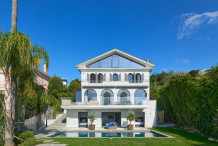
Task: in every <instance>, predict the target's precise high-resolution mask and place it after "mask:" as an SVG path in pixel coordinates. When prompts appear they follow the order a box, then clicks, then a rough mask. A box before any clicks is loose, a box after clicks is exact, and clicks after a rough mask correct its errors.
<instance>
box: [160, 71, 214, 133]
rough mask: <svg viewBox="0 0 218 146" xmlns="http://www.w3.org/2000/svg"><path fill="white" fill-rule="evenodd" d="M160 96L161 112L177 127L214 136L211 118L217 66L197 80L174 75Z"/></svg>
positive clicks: (189, 76) (212, 118)
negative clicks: (163, 111) (193, 129)
mask: <svg viewBox="0 0 218 146" xmlns="http://www.w3.org/2000/svg"><path fill="white" fill-rule="evenodd" d="M160 96H161V102H162V104H163V107H164V110H165V113H166V114H168V115H167V116H168V117H169V118H170V119H171V120H172V121H174V122H175V123H176V124H177V125H178V126H181V127H190V128H195V129H197V130H199V131H200V132H201V133H202V134H204V135H207V136H213V137H217V132H216V131H217V130H215V121H214V118H215V115H216V112H217V111H216V110H217V109H218V67H212V69H210V70H209V72H208V73H207V74H206V75H204V76H201V77H192V76H191V75H186V76H179V75H177V76H174V77H173V78H172V79H171V81H170V82H169V84H167V85H166V86H164V87H163V88H162V89H161V91H160Z"/></svg>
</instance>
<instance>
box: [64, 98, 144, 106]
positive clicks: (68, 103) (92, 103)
mask: <svg viewBox="0 0 218 146" xmlns="http://www.w3.org/2000/svg"><path fill="white" fill-rule="evenodd" d="M146 103H147V100H143V101H138V102H136V103H132V102H131V101H129V100H126V101H119V102H101V103H99V102H98V101H93V100H91V101H89V102H72V100H71V99H62V105H75V106H79V105H87V106H88V105H90V106H92V105H95V106H97V105H103V106H110V105H116V106H122V105H146Z"/></svg>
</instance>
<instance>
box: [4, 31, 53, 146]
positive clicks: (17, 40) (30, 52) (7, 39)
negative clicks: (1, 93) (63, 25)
mask: <svg viewBox="0 0 218 146" xmlns="http://www.w3.org/2000/svg"><path fill="white" fill-rule="evenodd" d="M43 62H46V64H47V66H48V64H49V57H48V54H47V52H46V51H45V49H44V48H42V47H40V46H38V45H34V46H32V45H31V40H30V38H29V37H28V36H26V35H25V34H23V33H21V32H6V33H1V35H0V66H1V67H2V70H3V73H4V75H5V97H4V102H5V108H6V109H5V123H6V131H5V145H11V144H12V143H13V119H12V106H13V105H12V103H13V100H14V98H13V96H12V94H13V93H15V92H17V91H16V89H14V88H13V86H12V84H13V81H12V78H11V76H12V74H13V75H16V76H18V77H19V76H22V74H23V73H24V68H28V69H30V68H32V67H39V66H40V64H41V63H43Z"/></svg>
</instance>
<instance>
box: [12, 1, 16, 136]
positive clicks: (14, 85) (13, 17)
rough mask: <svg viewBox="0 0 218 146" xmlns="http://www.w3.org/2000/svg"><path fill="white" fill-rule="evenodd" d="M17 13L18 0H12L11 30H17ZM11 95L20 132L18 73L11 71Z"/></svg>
mask: <svg viewBox="0 0 218 146" xmlns="http://www.w3.org/2000/svg"><path fill="white" fill-rule="evenodd" d="M17 13H18V0H13V1H12V14H11V31H12V32H17ZM11 88H12V90H11V96H12V101H11V102H12V103H11V104H12V120H13V125H15V128H14V129H15V132H18V125H17V123H18V110H17V75H16V74H14V73H11Z"/></svg>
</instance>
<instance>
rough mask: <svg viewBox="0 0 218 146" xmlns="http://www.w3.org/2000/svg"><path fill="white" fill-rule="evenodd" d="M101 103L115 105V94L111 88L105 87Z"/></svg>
mask: <svg viewBox="0 0 218 146" xmlns="http://www.w3.org/2000/svg"><path fill="white" fill-rule="evenodd" d="M101 104H102V105H113V104H114V94H113V91H111V90H110V89H105V90H103V91H102V92H101Z"/></svg>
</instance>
